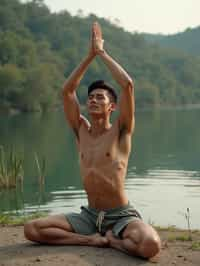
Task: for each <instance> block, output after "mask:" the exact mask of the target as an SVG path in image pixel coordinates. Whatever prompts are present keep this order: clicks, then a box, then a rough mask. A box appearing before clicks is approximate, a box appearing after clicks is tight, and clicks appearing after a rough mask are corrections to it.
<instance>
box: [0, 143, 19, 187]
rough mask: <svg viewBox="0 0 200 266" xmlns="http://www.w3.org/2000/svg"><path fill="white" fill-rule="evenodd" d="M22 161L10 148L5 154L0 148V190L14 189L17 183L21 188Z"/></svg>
mask: <svg viewBox="0 0 200 266" xmlns="http://www.w3.org/2000/svg"><path fill="white" fill-rule="evenodd" d="M23 179H24V169H23V160H22V159H21V157H20V156H19V155H18V154H16V152H15V151H14V149H13V148H12V149H11V150H10V152H8V153H6V152H5V150H4V147H3V146H0V189H3V188H6V189H9V188H16V187H17V183H18V182H19V183H20V185H21V186H23Z"/></svg>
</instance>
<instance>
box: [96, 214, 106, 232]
mask: <svg viewBox="0 0 200 266" xmlns="http://www.w3.org/2000/svg"><path fill="white" fill-rule="evenodd" d="M105 213H106V212H104V211H100V212H99V214H98V217H97V221H96V226H97V227H98V231H99V233H101V227H102V223H103V220H104V217H105Z"/></svg>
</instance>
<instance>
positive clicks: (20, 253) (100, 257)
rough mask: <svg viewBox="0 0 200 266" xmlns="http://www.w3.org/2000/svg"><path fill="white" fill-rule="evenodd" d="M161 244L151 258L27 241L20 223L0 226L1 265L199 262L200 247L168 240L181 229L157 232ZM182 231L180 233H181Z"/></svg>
mask: <svg viewBox="0 0 200 266" xmlns="http://www.w3.org/2000/svg"><path fill="white" fill-rule="evenodd" d="M159 234H160V236H161V239H162V242H163V248H162V251H161V253H160V254H159V256H158V258H155V259H154V260H155V261H154V262H151V261H146V260H143V259H140V258H135V257H131V256H128V255H126V254H123V253H121V252H119V251H117V250H114V249H111V248H93V247H79V246H47V245H38V244H33V243H31V242H28V241H26V240H25V239H24V236H23V227H22V226H16V227H14V226H4V227H2V226H0V266H12V265H15V266H17V265H20V266H21V265H24V266H25V265H26V266H33V265H34V266H36V265H37V266H40V265H44V266H46V265H48V266H58V265H59V266H61V265H67V266H72V265H73V266H74V265H77V266H91V265H94V266H107V265H109V266H129V265H130V266H135V265H140V266H143V265H145V266H149V265H153V263H156V265H162V266H169V265H176V266H184V265H187V266H190V265H195V266H200V250H192V249H191V246H192V242H191V241H177V240H176V241H168V240H167V239H169V237H172V238H174V237H175V236H176V235H178V234H180V232H169V231H160V232H159ZM181 234H182V233H181ZM193 239H194V240H193V243H194V241H195V242H199V243H200V232H196V233H193Z"/></svg>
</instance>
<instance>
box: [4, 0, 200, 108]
mask: <svg viewBox="0 0 200 266" xmlns="http://www.w3.org/2000/svg"><path fill="white" fill-rule="evenodd" d="M96 20H98V21H99V22H100V24H101V26H102V29H103V34H104V39H105V48H106V49H107V50H108V52H109V53H110V54H111V55H112V56H113V57H114V58H115V59H116V60H117V61H119V62H120V63H121V64H122V66H124V67H125V69H126V70H127V71H128V72H129V73H130V75H131V76H132V77H133V78H134V80H135V88H136V100H137V105H138V106H147V105H148V106H149V105H151V106H152V105H153V106H155V105H160V104H165V105H175V104H186V103H199V102H200V75H199V73H200V59H198V58H195V57H192V56H191V55H187V54H185V53H183V52H180V51H178V50H172V49H168V48H161V47H160V46H159V45H157V44H149V43H148V42H146V41H145V39H144V36H143V35H141V34H136V33H135V34H131V33H129V32H126V31H124V29H122V28H120V27H117V26H115V25H113V24H112V23H110V22H109V21H107V20H105V19H102V18H97V17H96V16H95V15H93V14H90V15H89V16H87V17H84V16H82V14H79V15H77V16H74V17H72V16H71V15H70V13H68V12H67V11H62V12H59V13H51V12H50V10H49V9H48V7H47V6H46V5H45V4H44V3H43V1H42V0H33V1H31V2H27V3H21V2H19V0H9V1H8V0H1V1H0V107H1V108H2V107H4V108H7V109H10V108H16V109H20V110H22V111H33V110H34V111H35V110H47V109H49V108H51V107H54V106H58V105H60V101H61V97H60V96H61V90H62V84H63V81H64V77H66V76H67V75H69V73H70V72H71V71H72V70H73V68H74V67H75V66H76V65H77V64H78V63H79V62H80V60H81V59H82V58H83V57H84V56H86V54H87V52H88V43H89V34H90V26H91V24H92V22H94V21H96ZM102 78H103V79H105V80H106V81H108V82H110V83H113V80H112V77H111V75H110V73H109V72H108V71H107V69H106V68H105V66H104V64H103V63H102V62H101V61H100V60H99V59H98V58H97V59H95V61H94V62H93V63H92V65H91V66H90V68H89V70H88V72H87V74H86V75H85V77H84V79H83V81H82V83H81V86H80V89H79V90H78V94H79V97H80V100H81V102H84V101H85V99H86V87H87V85H88V84H89V83H90V82H92V81H93V80H95V79H102ZM114 85H116V84H115V83H114Z"/></svg>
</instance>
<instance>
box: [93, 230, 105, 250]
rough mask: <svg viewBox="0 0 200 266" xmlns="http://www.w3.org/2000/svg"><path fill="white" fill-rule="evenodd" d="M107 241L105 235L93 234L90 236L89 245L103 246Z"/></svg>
mask: <svg viewBox="0 0 200 266" xmlns="http://www.w3.org/2000/svg"><path fill="white" fill-rule="evenodd" d="M108 244H109V241H108V239H107V238H106V237H103V236H101V235H100V234H98V233H97V234H95V235H93V236H91V245H92V246H96V247H105V246H108Z"/></svg>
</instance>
